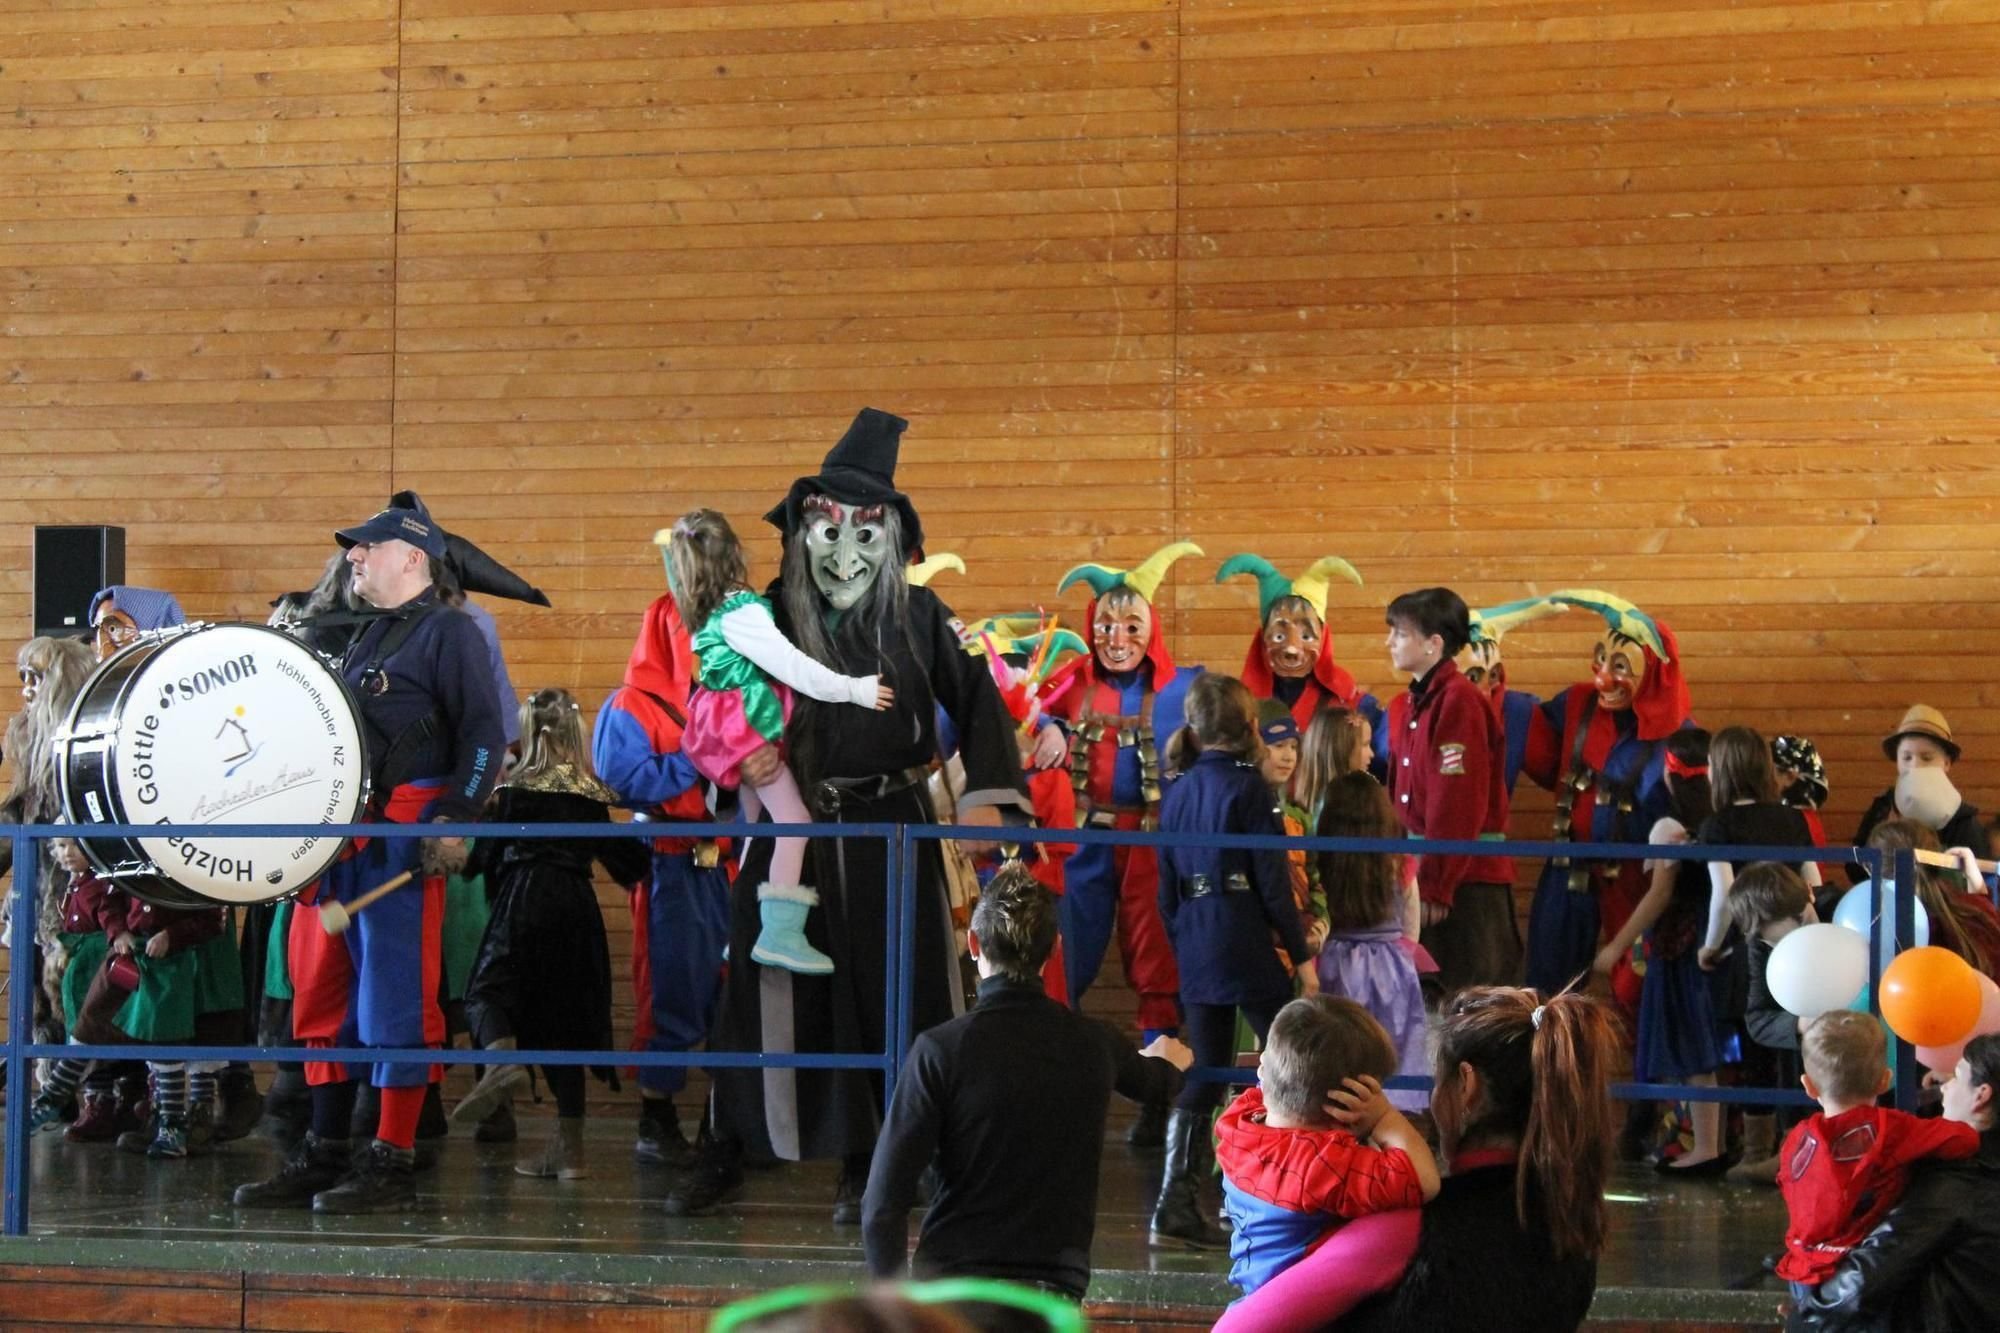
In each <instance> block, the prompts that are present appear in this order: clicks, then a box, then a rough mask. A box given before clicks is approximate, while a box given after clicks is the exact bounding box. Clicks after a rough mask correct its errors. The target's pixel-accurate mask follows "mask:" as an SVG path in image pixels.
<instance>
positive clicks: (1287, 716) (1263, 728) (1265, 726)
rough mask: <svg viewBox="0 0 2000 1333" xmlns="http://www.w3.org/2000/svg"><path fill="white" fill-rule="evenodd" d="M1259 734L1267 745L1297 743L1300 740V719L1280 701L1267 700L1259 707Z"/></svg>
mask: <svg viewBox="0 0 2000 1333" xmlns="http://www.w3.org/2000/svg"><path fill="white" fill-rule="evenodd" d="M1257 734H1258V735H1259V736H1261V737H1263V740H1264V744H1266V745H1278V744H1281V743H1283V742H1285V741H1295V740H1297V739H1298V738H1299V724H1298V719H1296V718H1294V717H1293V716H1292V710H1291V709H1289V708H1287V707H1285V705H1284V704H1283V702H1281V701H1280V700H1277V699H1266V700H1264V701H1263V702H1262V703H1260V704H1259V705H1258V706H1257Z"/></svg>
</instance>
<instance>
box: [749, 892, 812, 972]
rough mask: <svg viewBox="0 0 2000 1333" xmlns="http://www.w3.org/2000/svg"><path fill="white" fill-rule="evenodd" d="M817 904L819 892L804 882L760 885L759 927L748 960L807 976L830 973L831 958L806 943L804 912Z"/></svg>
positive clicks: (758, 902)
mask: <svg viewBox="0 0 2000 1333" xmlns="http://www.w3.org/2000/svg"><path fill="white" fill-rule="evenodd" d="M818 906H819V895H818V894H817V893H814V892H813V891H812V890H811V889H808V888H806V887H804V886H803V885H799V884H771V883H764V884H759V885H758V886H757V916H758V920H759V921H761V922H762V929H760V930H759V931H758V932H757V943H756V944H754V945H752V946H751V948H750V959H751V961H752V962H757V963H762V964H763V965H764V966H766V967H782V968H784V969H785V970H786V971H787V972H797V973H799V974H800V975H802V976H808V977H823V976H826V975H828V974H829V973H831V972H832V971H833V960H832V959H831V958H828V957H827V956H826V955H825V954H823V953H821V952H820V951H819V950H818V949H815V948H813V947H812V945H810V944H808V943H807V942H806V913H807V912H810V911H811V910H812V909H813V908H815V907H818Z"/></svg>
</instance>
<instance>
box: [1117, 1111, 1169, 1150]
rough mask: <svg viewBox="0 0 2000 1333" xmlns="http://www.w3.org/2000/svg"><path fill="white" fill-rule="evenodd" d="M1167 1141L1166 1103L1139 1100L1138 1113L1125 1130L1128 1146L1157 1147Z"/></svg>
mask: <svg viewBox="0 0 2000 1333" xmlns="http://www.w3.org/2000/svg"><path fill="white" fill-rule="evenodd" d="M1166 1141H1167V1104H1166V1103H1165V1102H1140V1103H1139V1115H1138V1117H1137V1118H1136V1119H1134V1120H1133V1121H1132V1127H1131V1128H1130V1129H1128V1130H1126V1131H1125V1146H1126V1147H1128V1148H1157V1147H1159V1146H1160V1145H1161V1144H1163V1143H1165V1142H1166Z"/></svg>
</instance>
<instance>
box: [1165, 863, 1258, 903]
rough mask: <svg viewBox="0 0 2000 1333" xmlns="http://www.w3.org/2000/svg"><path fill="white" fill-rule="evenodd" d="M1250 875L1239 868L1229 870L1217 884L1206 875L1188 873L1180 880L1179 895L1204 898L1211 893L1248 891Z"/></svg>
mask: <svg viewBox="0 0 2000 1333" xmlns="http://www.w3.org/2000/svg"><path fill="white" fill-rule="evenodd" d="M1248 892H1250V877H1249V876H1248V875H1246V874H1244V873H1243V872H1242V871H1240V870H1235V871H1231V872H1230V873H1229V874H1227V875H1224V876H1223V877H1222V883H1221V884H1219V885H1218V884H1217V883H1216V882H1215V881H1214V880H1213V879H1211V878H1210V877H1209V876H1207V875H1189V876H1188V877H1187V878H1185V879H1183V880H1182V881H1181V897H1183V898H1206V897H1208V895H1210V894H1211V893H1248Z"/></svg>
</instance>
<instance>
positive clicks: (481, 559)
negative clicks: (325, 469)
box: [389, 491, 549, 606]
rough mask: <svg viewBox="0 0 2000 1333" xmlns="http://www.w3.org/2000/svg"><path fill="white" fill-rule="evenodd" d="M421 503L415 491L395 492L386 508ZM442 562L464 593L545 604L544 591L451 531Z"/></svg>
mask: <svg viewBox="0 0 2000 1333" xmlns="http://www.w3.org/2000/svg"><path fill="white" fill-rule="evenodd" d="M422 505H423V501H422V500H420V499H418V498H417V493H416V492H415V491H397V492H396V493H395V494H394V495H392V496H390V497H389V507H390V508H392V509H396V508H402V509H415V508H419V507H421V506H422ZM444 562H445V563H446V564H447V565H449V566H451V572H452V573H453V574H454V575H455V576H456V577H457V579H458V586H459V587H461V588H463V589H465V591H467V592H468V593H484V594H485V595H486V596H488V597H504V598H506V599H507V600H509V601H513V602H526V603H528V604H529V605H531V606H547V605H549V598H548V594H547V593H545V592H543V591H542V590H541V589H540V588H537V587H535V586H534V585H532V584H530V583H529V582H528V581H527V580H526V579H524V578H522V577H521V576H520V575H519V574H516V573H515V572H514V571H513V570H511V569H509V568H507V566H505V565H503V564H501V563H500V562H499V561H498V560H495V559H494V558H493V557H492V556H490V555H488V554H486V552H485V551H483V550H481V549H480V548H479V547H478V546H477V545H475V544H474V543H473V542H471V541H468V540H467V539H465V538H464V537H461V536H459V535H458V534H457V533H455V532H449V531H447V532H446V533H445V534H444Z"/></svg>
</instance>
